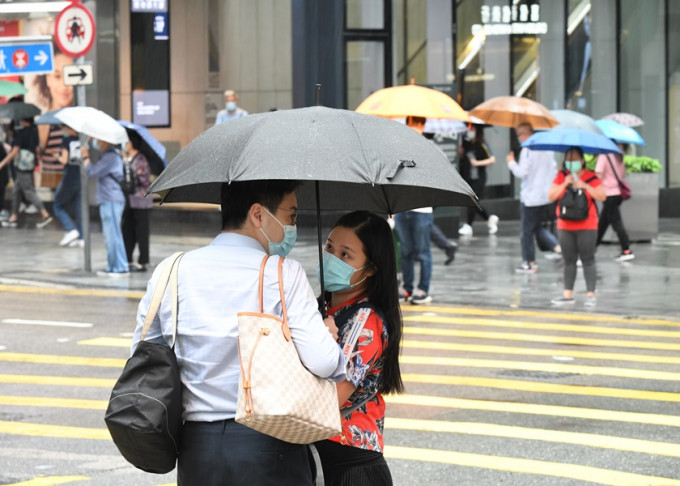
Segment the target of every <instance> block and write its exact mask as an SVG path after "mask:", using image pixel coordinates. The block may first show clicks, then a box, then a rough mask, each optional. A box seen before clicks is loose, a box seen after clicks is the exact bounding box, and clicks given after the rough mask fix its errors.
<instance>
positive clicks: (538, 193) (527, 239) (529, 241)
mask: <svg viewBox="0 0 680 486" xmlns="http://www.w3.org/2000/svg"><path fill="white" fill-rule="evenodd" d="M515 133H516V134H517V138H518V139H519V141H520V143H524V142H525V141H526V140H527V139H528V138H529V137H531V135H533V133H534V131H533V129H532V127H531V124H529V123H521V124H519V125H518V126H517V128H515ZM506 161H507V162H508V168H509V169H510V171H511V172H512V173H513V175H514V176H515V177H518V178H520V179H521V180H522V184H521V187H520V194H519V200H520V220H521V224H522V230H521V233H520V241H521V243H522V260H523V262H522V264H521V265H520V266H518V267H517V268H516V269H515V271H516V272H518V273H536V272H537V271H538V266H537V265H536V247H535V246H534V236H536V238H537V239H539V240H540V241H542V242H543V245H544V246H546V247H547V248H550V249H552V251H553V254H554V255H556V256H558V257H559V255H560V254H561V252H562V248H561V247H560V243H559V241H558V240H557V238H556V237H555V235H554V234H552V233H551V232H550V231H548V229H547V228H545V227H544V226H543V224H542V223H543V221H547V220H548V218H549V216H550V214H549V212H550V201H549V200H548V189H550V185H551V184H552V181H553V179H555V176H556V175H557V164H556V163H555V157H554V155H553V152H550V151H543V150H529V149H527V148H523V149H522V151H521V152H520V154H519V162H517V161H515V155H514V154H513V153H512V152H510V153H509V154H508V155H507V157H506Z"/></svg>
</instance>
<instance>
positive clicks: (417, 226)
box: [394, 116, 434, 305]
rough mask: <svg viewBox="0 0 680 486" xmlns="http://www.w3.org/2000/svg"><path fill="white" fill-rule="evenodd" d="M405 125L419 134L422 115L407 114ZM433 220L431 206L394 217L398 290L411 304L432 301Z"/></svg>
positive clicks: (422, 120)
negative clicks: (399, 273) (417, 270)
mask: <svg viewBox="0 0 680 486" xmlns="http://www.w3.org/2000/svg"><path fill="white" fill-rule="evenodd" d="M406 124H407V125H408V126H409V127H411V128H413V129H414V130H415V131H417V132H418V133H420V134H421V135H422V133H423V129H424V128H425V118H423V117H419V116H408V117H406ZM433 220H434V217H433V214H432V208H431V207H429V208H418V209H412V210H410V211H403V212H401V213H397V214H396V215H395V216H394V226H395V229H396V230H397V236H398V237H399V248H400V252H401V269H402V275H403V277H404V284H403V288H402V289H400V290H399V299H400V300H401V301H404V302H406V301H410V302H411V303H412V304H415V305H419V304H427V303H429V302H432V297H431V296H430V280H431V279H432V252H431V249H430V233H431V231H432V222H433ZM416 260H418V261H419V262H420V280H419V281H418V286H417V287H414V280H415V261H416Z"/></svg>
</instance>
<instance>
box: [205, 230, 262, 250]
mask: <svg viewBox="0 0 680 486" xmlns="http://www.w3.org/2000/svg"><path fill="white" fill-rule="evenodd" d="M210 244H211V245H222V246H240V247H247V248H252V249H254V250H259V251H261V252H262V253H266V252H265V251H264V248H262V245H260V242H259V241H257V240H256V239H255V238H252V237H250V236H246V235H241V234H239V233H232V232H225V233H220V234H219V235H217V236H216V237H215V239H214V240H212V242H211V243H210Z"/></svg>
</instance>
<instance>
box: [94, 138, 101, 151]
mask: <svg viewBox="0 0 680 486" xmlns="http://www.w3.org/2000/svg"><path fill="white" fill-rule="evenodd" d="M92 148H93V149H95V150H99V140H97V139H96V138H95V139H94V140H92Z"/></svg>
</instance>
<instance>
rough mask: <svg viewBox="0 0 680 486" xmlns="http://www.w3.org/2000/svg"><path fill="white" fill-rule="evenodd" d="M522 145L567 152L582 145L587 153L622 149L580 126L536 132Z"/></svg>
mask: <svg viewBox="0 0 680 486" xmlns="http://www.w3.org/2000/svg"><path fill="white" fill-rule="evenodd" d="M522 147H526V148H529V149H531V150H553V151H555V152H566V151H567V150H569V149H570V148H571V147H580V148H581V150H583V152H585V153H587V154H609V153H617V154H620V153H621V151H620V150H619V149H618V147H617V146H616V144H615V143H614V142H612V141H611V140H609V139H608V138H607V137H605V136H604V135H600V134H599V133H593V132H588V131H585V130H579V129H578V128H562V129H558V130H548V131H545V132H539V133H534V134H533V135H532V136H531V137H529V138H528V139H527V140H526V141H525V142H524V143H523V144H522Z"/></svg>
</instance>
